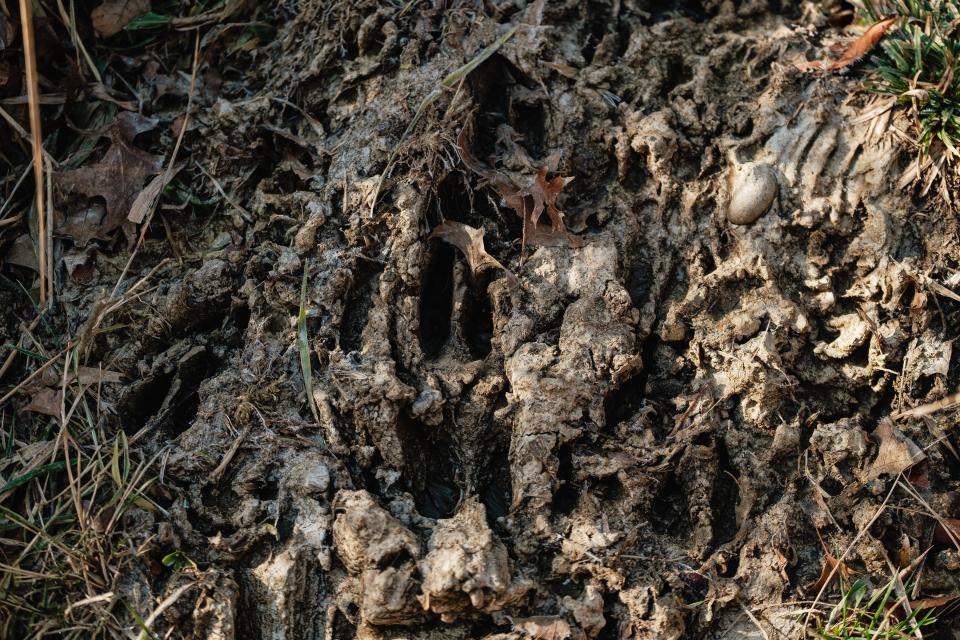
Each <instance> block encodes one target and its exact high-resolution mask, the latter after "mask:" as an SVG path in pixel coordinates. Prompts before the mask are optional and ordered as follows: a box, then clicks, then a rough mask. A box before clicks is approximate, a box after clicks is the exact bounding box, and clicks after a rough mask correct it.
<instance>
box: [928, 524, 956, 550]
mask: <svg viewBox="0 0 960 640" xmlns="http://www.w3.org/2000/svg"><path fill="white" fill-rule="evenodd" d="M933 541H934V542H935V543H937V544H940V545H943V546H948V547H950V546H956V547H960V519H957V518H942V519H941V520H939V521H938V522H937V526H936V527H934V529H933Z"/></svg>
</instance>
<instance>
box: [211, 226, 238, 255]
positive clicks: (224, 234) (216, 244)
mask: <svg viewBox="0 0 960 640" xmlns="http://www.w3.org/2000/svg"><path fill="white" fill-rule="evenodd" d="M231 244H233V238H232V237H231V236H230V232H229V231H221V232H220V233H218V234H217V237H216V238H214V239H213V242H211V243H210V248H211V249H213V250H214V251H219V250H221V249H226V248H227V247H229V246H230V245H231Z"/></svg>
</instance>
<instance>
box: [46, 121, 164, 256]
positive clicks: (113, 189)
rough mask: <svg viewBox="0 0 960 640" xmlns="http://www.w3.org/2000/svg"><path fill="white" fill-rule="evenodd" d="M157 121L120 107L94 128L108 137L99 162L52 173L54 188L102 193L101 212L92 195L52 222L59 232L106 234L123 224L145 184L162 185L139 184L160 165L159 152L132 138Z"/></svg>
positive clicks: (83, 236)
mask: <svg viewBox="0 0 960 640" xmlns="http://www.w3.org/2000/svg"><path fill="white" fill-rule="evenodd" d="M157 124H158V121H157V120H155V119H152V118H147V117H145V116H142V115H139V114H137V113H132V112H129V111H123V112H121V113H120V114H119V115H117V117H116V119H115V120H114V121H113V122H112V123H110V124H108V125H107V126H106V127H104V128H103V129H101V130H100V131H99V132H98V133H97V134H95V135H96V136H97V137H98V138H99V137H105V138H108V139H109V140H110V147H109V148H108V149H107V151H106V153H104V155H103V157H102V158H101V159H100V161H99V162H96V163H94V164H92V165H88V166H85V167H80V168H77V169H70V170H67V171H59V172H57V173H55V174H54V176H53V183H54V186H55V187H56V188H57V190H58V191H60V192H62V193H74V194H80V195H83V196H86V197H87V198H90V199H94V198H103V200H104V203H105V206H104V207H103V210H102V213H101V211H100V209H99V208H98V207H99V205H98V204H96V201H95V200H92V201H91V202H90V203H87V204H86V205H85V206H84V207H83V208H81V209H80V210H78V211H77V212H75V213H74V214H72V215H70V216H66V217H65V219H64V221H63V222H62V223H61V224H60V225H58V227H57V232H58V234H60V235H64V236H67V237H70V238H71V239H73V240H75V241H76V242H77V243H78V244H80V245H81V246H82V245H84V244H86V243H87V242H89V241H90V240H93V239H97V240H107V239H109V237H110V234H111V233H112V232H113V231H115V230H116V229H118V228H120V227H121V226H124V224H125V223H126V222H127V219H128V216H130V215H131V212H133V211H135V207H134V205H135V204H136V203H137V202H138V199H139V200H141V201H142V200H143V198H142V196H141V193H143V192H144V191H145V190H146V191H150V192H153V191H156V192H159V189H160V188H162V187H160V186H159V185H158V183H157V182H156V180H154V181H153V182H152V183H151V184H149V185H147V187H146V189H145V188H144V185H145V183H146V182H147V180H148V179H150V178H151V177H152V176H156V175H158V174H161V172H162V171H163V162H164V158H163V156H159V155H154V154H152V153H148V152H147V151H144V150H142V149H140V148H138V147H136V146H135V145H134V144H133V139H134V138H135V137H136V136H138V135H140V134H141V133H146V132H148V131H150V130H152V129H154V128H155V127H156V126H157ZM170 173H171V174H172V173H173V172H170ZM163 175H166V174H163ZM151 195H152V194H151ZM138 219H142V216H140V217H139V218H138Z"/></svg>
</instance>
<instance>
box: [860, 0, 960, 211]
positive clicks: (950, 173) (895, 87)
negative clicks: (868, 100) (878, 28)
mask: <svg viewBox="0 0 960 640" xmlns="http://www.w3.org/2000/svg"><path fill="white" fill-rule="evenodd" d="M858 4H859V9H860V16H861V17H862V18H864V19H865V20H868V21H870V22H876V21H878V20H880V19H882V18H883V17H885V16H889V15H898V16H900V17H901V20H900V24H899V27H898V28H896V29H892V30H891V31H890V33H889V34H888V35H887V36H886V38H884V40H883V41H882V42H881V43H880V45H879V46H878V47H877V48H876V49H874V53H873V55H872V56H871V57H870V61H869V63H868V65H867V79H866V88H867V89H868V90H869V91H871V92H873V93H876V94H879V95H881V96H888V97H891V98H893V99H894V100H895V101H896V103H897V104H898V105H900V106H901V108H903V109H905V110H906V112H907V113H908V115H909V120H910V131H909V132H908V134H909V136H910V138H911V139H912V142H913V143H914V144H915V146H916V149H917V152H918V154H917V160H916V167H915V168H914V170H913V171H912V174H913V177H914V178H915V179H925V182H926V183H927V184H926V188H927V189H929V187H930V185H931V184H932V183H933V181H934V180H935V179H936V177H937V176H941V177H942V188H941V194H942V195H944V196H946V195H947V190H946V187H947V185H948V183H949V181H950V180H956V179H957V178H958V176H960V162H958V161H960V0H860V1H859V2H858ZM925 190H926V189H925ZM948 201H949V198H948Z"/></svg>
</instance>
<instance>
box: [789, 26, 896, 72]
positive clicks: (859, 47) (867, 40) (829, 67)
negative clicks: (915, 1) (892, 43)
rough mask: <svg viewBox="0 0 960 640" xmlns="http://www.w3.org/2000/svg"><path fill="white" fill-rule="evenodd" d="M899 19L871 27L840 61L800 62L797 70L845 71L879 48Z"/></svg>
mask: <svg viewBox="0 0 960 640" xmlns="http://www.w3.org/2000/svg"><path fill="white" fill-rule="evenodd" d="M899 19H900V18H899V16H891V17H889V18H884V19H883V20H880V21H879V22H876V23H874V24H872V25H870V27H869V28H867V30H866V31H864V33H863V35H862V36H860V37H859V38H857V39H856V40H854V41H853V44H851V45H850V47H849V48H847V50H846V51H845V52H844V54H843V56H841V57H840V59H839V60H813V61H808V62H798V63H797V68H798V69H800V70H801V71H838V70H840V69H844V68H846V67H848V66H850V65H851V64H853V63H854V62H856V61H857V60H859V59H860V58H862V57H864V56H865V55H867V54H868V53H870V50H871V49H873V48H874V47H875V46H877V43H878V42H880V39H881V38H883V36H885V35H886V33H887V31H889V30H890V27H892V26H893V25H894V24H896V22H897V20H899Z"/></svg>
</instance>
